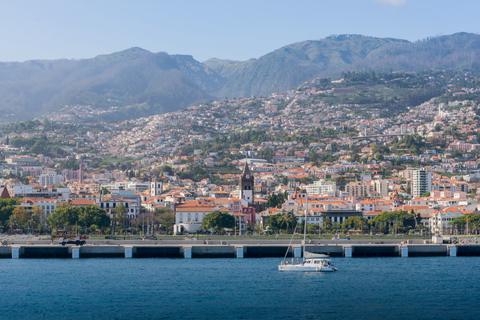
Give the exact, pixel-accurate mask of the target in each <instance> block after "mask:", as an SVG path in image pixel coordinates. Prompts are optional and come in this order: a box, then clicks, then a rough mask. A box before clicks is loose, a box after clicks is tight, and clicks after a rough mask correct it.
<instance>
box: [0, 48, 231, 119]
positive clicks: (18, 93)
mask: <svg viewBox="0 0 480 320" xmlns="http://www.w3.org/2000/svg"><path fill="white" fill-rule="evenodd" d="M209 73H211V74H214V75H216V72H214V71H210V70H209V69H208V67H206V66H205V65H203V64H201V63H199V62H197V61H195V60H194V59H193V58H192V57H191V56H170V55H168V54H166V53H163V52H161V53H151V52H148V51H146V50H143V49H140V48H131V49H128V50H125V51H122V52H117V53H113V54H109V55H101V56H97V57H95V58H93V59H85V60H53V61H40V60H39V61H27V62H24V63H2V64H0V111H1V113H2V114H3V117H2V118H3V120H8V119H12V120H17V119H24V118H28V117H32V116H36V115H40V114H42V113H46V112H51V111H55V110H58V109H60V108H62V107H64V106H66V105H90V106H92V107H94V108H97V109H108V108H110V107H119V113H118V114H117V115H114V117H116V118H120V117H127V118H132V117H139V116H145V115H151V114H157V113H162V112H168V111H174V110H178V109H181V108H184V107H186V106H189V105H191V104H193V103H197V102H199V101H205V100H211V99H212V98H213V96H212V95H210V94H209V92H214V91H215V90H218V89H219V88H221V87H222V85H223V82H222V81H224V80H223V79H222V78H221V77H218V76H217V77H215V76H211V75H210V74H209Z"/></svg>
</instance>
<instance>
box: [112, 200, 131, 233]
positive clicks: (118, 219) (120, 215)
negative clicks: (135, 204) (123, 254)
mask: <svg viewBox="0 0 480 320" xmlns="http://www.w3.org/2000/svg"><path fill="white" fill-rule="evenodd" d="M112 213H113V221H114V222H115V223H116V224H117V225H118V226H120V227H121V228H122V229H124V228H125V224H126V222H127V210H126V208H125V206H124V205H123V203H120V204H119V205H117V206H116V207H115V208H114V209H113V210H112Z"/></svg>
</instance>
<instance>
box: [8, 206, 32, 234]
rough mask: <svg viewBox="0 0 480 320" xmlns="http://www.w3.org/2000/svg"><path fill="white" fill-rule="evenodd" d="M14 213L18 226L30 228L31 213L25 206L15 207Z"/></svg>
mask: <svg viewBox="0 0 480 320" xmlns="http://www.w3.org/2000/svg"><path fill="white" fill-rule="evenodd" d="M12 215H13V216H14V217H15V219H16V221H17V222H16V223H17V225H18V226H20V227H21V228H22V229H24V230H25V229H27V228H28V220H29V219H30V217H31V213H30V212H29V211H28V210H27V209H25V208H24V207H15V209H13V214H12Z"/></svg>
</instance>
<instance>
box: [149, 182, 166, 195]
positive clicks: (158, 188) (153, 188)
mask: <svg viewBox="0 0 480 320" xmlns="http://www.w3.org/2000/svg"><path fill="white" fill-rule="evenodd" d="M162 191H163V183H162V182H160V181H158V180H157V179H155V180H153V181H151V182H150V196H152V197H154V196H159V195H161V194H162Z"/></svg>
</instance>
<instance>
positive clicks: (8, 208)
mask: <svg viewBox="0 0 480 320" xmlns="http://www.w3.org/2000/svg"><path fill="white" fill-rule="evenodd" d="M16 204H18V199H14V198H12V199H0V224H2V225H6V224H7V220H8V219H10V216H11V215H12V214H13V209H14V207H13V206H14V205H16Z"/></svg>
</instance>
